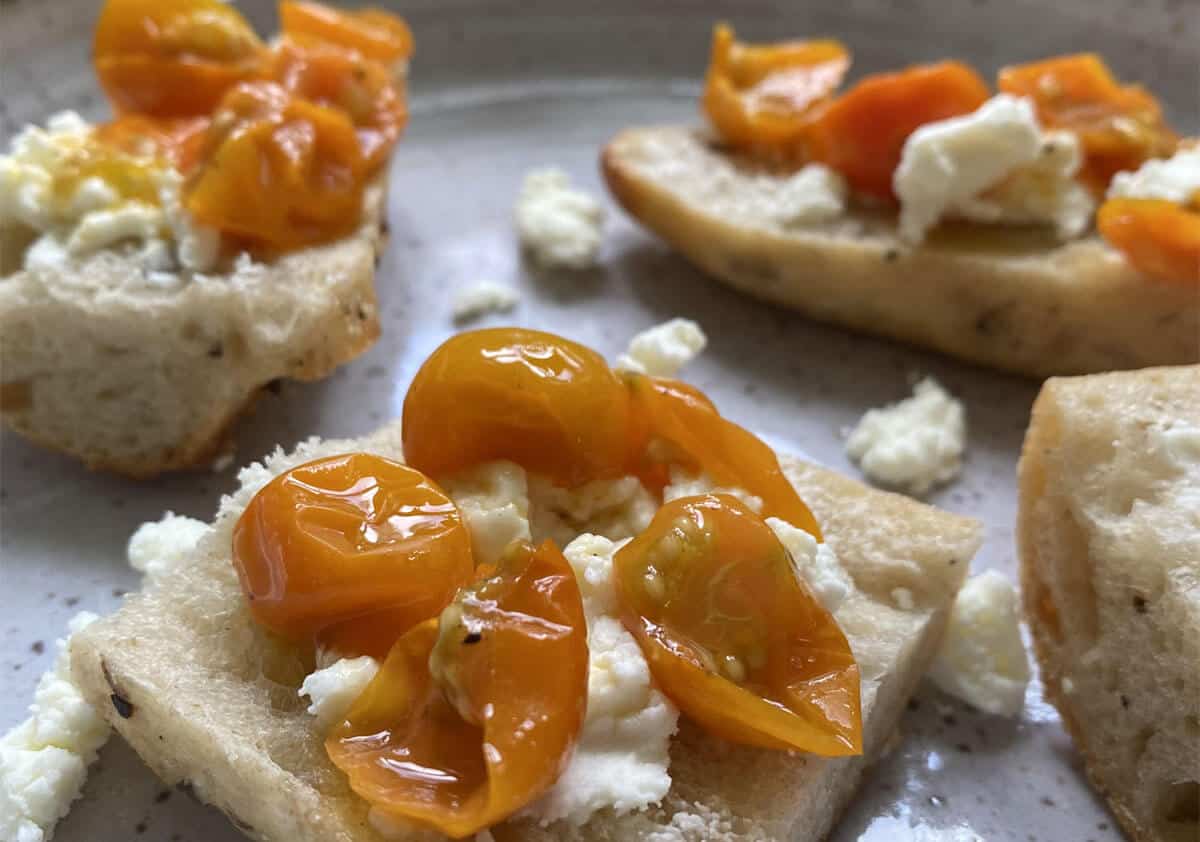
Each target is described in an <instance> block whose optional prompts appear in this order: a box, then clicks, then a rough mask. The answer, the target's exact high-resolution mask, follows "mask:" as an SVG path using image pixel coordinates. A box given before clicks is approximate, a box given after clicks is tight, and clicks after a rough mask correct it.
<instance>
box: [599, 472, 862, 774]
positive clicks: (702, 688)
mask: <svg viewBox="0 0 1200 842" xmlns="http://www.w3.org/2000/svg"><path fill="white" fill-rule="evenodd" d="M613 576H614V577H615V583H616V587H617V596H618V602H619V604H620V606H621V619H622V622H623V623H624V625H625V627H626V628H627V629H628V630H629V631H630V633H631V634H633V636H634V637H635V638H637V640H638V643H639V645H640V646H641V648H642V652H643V653H644V654H645V656H646V660H647V662H648V663H649V665H650V671H651V673H652V674H653V676H654V680H655V682H656V683H657V684H658V686H659V687H660V688H661V689H662V691H663V692H664V693H665V694H666V695H667V696H669V697H670V698H671V700H672V701H673V702H674V703H675V704H676V705H677V706H678V707H679V709H680V710H681V711H682V712H683V713H684V714H685V715H687V716H688V717H690V718H691V719H693V720H694V721H695V722H697V723H698V724H700V725H701V726H702V727H704V728H705V729H706V730H708V731H709V732H710V733H712V734H715V735H716V736H719V737H721V738H723V739H726V740H729V741H731V742H736V743H741V744H745V745H751V746H758V747H761V748H770V749H794V750H798V751H807V752H812V753H814V754H820V755H825V756H843V755H851V754H860V753H861V752H862V711H861V702H860V688H859V672H858V666H857V664H856V663H855V660H854V655H853V653H852V652H851V651H850V645H849V643H848V642H847V641H846V638H845V636H844V635H843V634H842V631H841V629H840V628H839V627H838V624H837V622H836V620H834V618H833V617H832V615H830V614H829V612H828V611H826V610H825V608H824V607H822V606H821V604H820V603H819V602H818V601H817V600H816V597H814V596H813V594H812V592H811V591H809V589H808V587H807V586H806V585H804V584H802V583H801V581H800V580H799V579H798V578H797V576H796V573H795V571H794V570H793V567H792V562H791V559H790V558H789V556H788V554H787V550H786V549H784V547H783V545H782V544H780V542H779V540H778V539H777V538H776V537H775V534H774V533H773V532H772V531H771V529H770V527H768V526H767V525H766V523H764V522H763V520H762V519H761V518H759V517H758V516H757V515H755V514H754V513H753V512H751V511H750V510H749V509H748V508H746V507H745V506H744V505H743V504H742V503H740V502H739V501H738V500H736V499H735V498H733V497H730V496H726V495H706V496H703V497H687V498H682V499H679V500H675V501H672V502H671V503H668V504H666V505H664V506H663V507H662V508H661V509H659V511H658V513H657V514H656V515H655V517H654V520H653V521H652V522H651V524H650V527H649V528H648V529H647V530H646V531H645V532H643V533H642V534H641V535H639V536H638V537H636V538H634V539H633V540H632V541H631V542H630V543H628V544H626V545H625V546H624V547H622V548H621V549H620V550H619V551H618V552H617V554H616V557H615V559H614V563H613Z"/></svg>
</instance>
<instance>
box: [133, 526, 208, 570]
mask: <svg viewBox="0 0 1200 842" xmlns="http://www.w3.org/2000/svg"><path fill="white" fill-rule="evenodd" d="M208 530H209V527H208V524H207V523H202V522H201V521H198V520H196V519H195V518H190V517H183V516H182V515H177V514H175V513H174V512H166V513H165V514H163V516H162V518H161V519H160V520H157V521H149V522H147V523H143V524H142V525H141V526H139V527H138V528H137V531H135V532H134V533H133V535H132V536H131V537H130V538H129V545H128V547H127V549H126V555H127V556H128V557H129V564H130V566H131V567H133V569H134V570H138V571H140V572H141V573H142V574H143V575H144V576H145V579H144V580H143V581H144V584H145V585H148V586H149V585H154V584H156V583H158V582H160V581H162V579H163V577H164V576H165V575H167V574H169V573H171V572H172V571H174V570H177V569H178V568H179V567H180V566H181V565H183V564H185V563H186V562H187V556H188V555H189V554H190V553H191V552H192V550H193V549H194V548H195V546H196V542H197V541H199V540H200V538H201V536H203V535H204V534H205V533H207V532H208Z"/></svg>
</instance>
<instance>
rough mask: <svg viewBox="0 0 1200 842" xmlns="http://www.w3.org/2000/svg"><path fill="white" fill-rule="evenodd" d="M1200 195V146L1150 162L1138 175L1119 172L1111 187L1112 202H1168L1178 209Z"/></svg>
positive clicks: (1109, 196) (1114, 177)
mask: <svg viewBox="0 0 1200 842" xmlns="http://www.w3.org/2000/svg"><path fill="white" fill-rule="evenodd" d="M1197 193H1200V146H1193V147H1192V148H1190V149H1181V150H1180V151H1179V152H1176V153H1175V155H1173V156H1172V157H1170V158H1167V159H1165V160H1153V161H1147V162H1146V163H1144V164H1142V166H1141V167H1140V168H1139V169H1138V170H1136V171H1134V172H1119V173H1117V174H1116V175H1115V176H1113V180H1112V184H1110V185H1109V186H1108V198H1110V199H1166V200H1167V201H1168V202H1174V203H1175V204H1177V205H1187V204H1189V203H1191V202H1194V201H1196V194H1197Z"/></svg>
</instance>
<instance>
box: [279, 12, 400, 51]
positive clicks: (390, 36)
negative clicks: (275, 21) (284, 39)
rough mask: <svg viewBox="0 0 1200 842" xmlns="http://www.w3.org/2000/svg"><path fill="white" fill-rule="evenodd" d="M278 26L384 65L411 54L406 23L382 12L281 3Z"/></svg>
mask: <svg viewBox="0 0 1200 842" xmlns="http://www.w3.org/2000/svg"><path fill="white" fill-rule="evenodd" d="M279 24H280V29H281V30H282V32H283V34H284V35H289V36H301V37H307V38H316V39H319V40H321V41H328V42H329V43H331V44H337V45H338V46H340V47H345V48H347V49H351V50H355V51H357V52H359V53H361V54H362V55H364V56H365V57H367V58H369V59H374V60H375V61H379V62H383V63H384V64H392V63H393V62H396V61H399V60H401V59H406V58H408V57H409V56H411V55H412V51H413V37H412V32H411V31H410V30H409V28H408V24H406V23H405V22H404V20H403V19H402V18H399V17H397V16H396V15H393V14H391V13H390V12H385V11H384V10H382V9H376V8H366V9H357V10H354V11H346V10H343V9H335V8H333V7H331V6H326V5H324V4H322V3H309V2H304V0H283V2H282V3H280V4H279Z"/></svg>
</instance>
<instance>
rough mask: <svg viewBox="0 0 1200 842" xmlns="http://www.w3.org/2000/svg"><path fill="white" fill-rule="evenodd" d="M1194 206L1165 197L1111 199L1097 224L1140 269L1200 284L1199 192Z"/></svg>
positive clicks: (1104, 206) (1161, 277)
mask: <svg viewBox="0 0 1200 842" xmlns="http://www.w3.org/2000/svg"><path fill="white" fill-rule="evenodd" d="M1197 199H1198V201H1194V202H1193V207H1192V208H1190V209H1189V208H1186V207H1181V206H1180V205H1177V204H1175V203H1174V202H1169V201H1167V200H1165V199H1109V200H1108V201H1107V202H1105V203H1104V204H1103V205H1101V206H1100V211H1099V213H1098V214H1097V215H1096V227H1097V228H1098V229H1099V230H1100V233H1101V234H1102V235H1103V236H1104V239H1106V240H1108V242H1110V243H1111V244H1112V245H1113V246H1115V247H1116V248H1117V249H1119V250H1120V251H1121V252H1122V253H1123V254H1124V255H1125V258H1126V259H1127V260H1128V261H1129V262H1130V263H1132V264H1133V266H1134V267H1136V268H1137V269H1138V270H1139V271H1141V272H1145V273H1146V274H1147V275H1149V276H1150V277H1153V278H1158V279H1159V280H1162V281H1170V282H1175V283H1180V284H1191V285H1193V286H1195V285H1198V284H1200V196H1198V197H1197Z"/></svg>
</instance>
